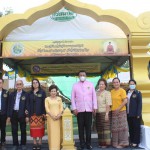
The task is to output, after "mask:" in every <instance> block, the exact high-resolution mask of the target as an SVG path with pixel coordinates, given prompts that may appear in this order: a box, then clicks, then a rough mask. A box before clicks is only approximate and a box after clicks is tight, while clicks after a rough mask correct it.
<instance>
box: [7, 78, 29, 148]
mask: <svg viewBox="0 0 150 150" xmlns="http://www.w3.org/2000/svg"><path fill="white" fill-rule="evenodd" d="M28 102H29V100H28V94H27V93H26V92H25V91H24V90H23V82H22V80H18V81H16V91H14V92H12V93H11V94H10V96H9V111H8V117H9V119H10V122H11V128H12V137H13V149H12V150H17V149H18V146H19V142H18V123H19V124H20V129H21V148H22V150H26V122H27V121H28V120H29V119H28V116H27V114H26V112H27V111H29V109H28V106H29V104H28Z"/></svg>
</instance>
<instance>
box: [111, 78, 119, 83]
mask: <svg viewBox="0 0 150 150" xmlns="http://www.w3.org/2000/svg"><path fill="white" fill-rule="evenodd" d="M115 79H117V80H118V81H119V82H120V79H119V78H118V77H115V78H113V80H112V82H114V80H115Z"/></svg>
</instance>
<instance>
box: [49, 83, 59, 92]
mask: <svg viewBox="0 0 150 150" xmlns="http://www.w3.org/2000/svg"><path fill="white" fill-rule="evenodd" d="M53 89H56V92H57V91H58V87H57V85H55V84H52V85H51V86H50V87H49V92H50V91H51V90H53Z"/></svg>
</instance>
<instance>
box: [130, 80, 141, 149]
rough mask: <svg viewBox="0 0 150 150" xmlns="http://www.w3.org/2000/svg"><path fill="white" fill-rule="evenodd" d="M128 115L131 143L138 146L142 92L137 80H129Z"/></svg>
mask: <svg viewBox="0 0 150 150" xmlns="http://www.w3.org/2000/svg"><path fill="white" fill-rule="evenodd" d="M127 96H128V103H127V117H128V125H129V134H130V145H131V146H132V147H138V144H139V143H140V125H141V124H140V122H141V115H142V94H141V92H140V91H138V90H137V89H136V81H135V80H133V79H131V80H129V90H127Z"/></svg>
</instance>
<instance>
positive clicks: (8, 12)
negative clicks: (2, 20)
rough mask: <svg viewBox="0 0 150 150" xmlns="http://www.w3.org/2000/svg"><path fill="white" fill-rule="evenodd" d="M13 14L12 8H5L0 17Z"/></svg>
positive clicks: (0, 12)
mask: <svg viewBox="0 0 150 150" xmlns="http://www.w3.org/2000/svg"><path fill="white" fill-rule="evenodd" d="M12 13H13V9H12V8H11V7H6V8H4V10H3V11H0V17H2V16H6V15H9V14H12Z"/></svg>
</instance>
